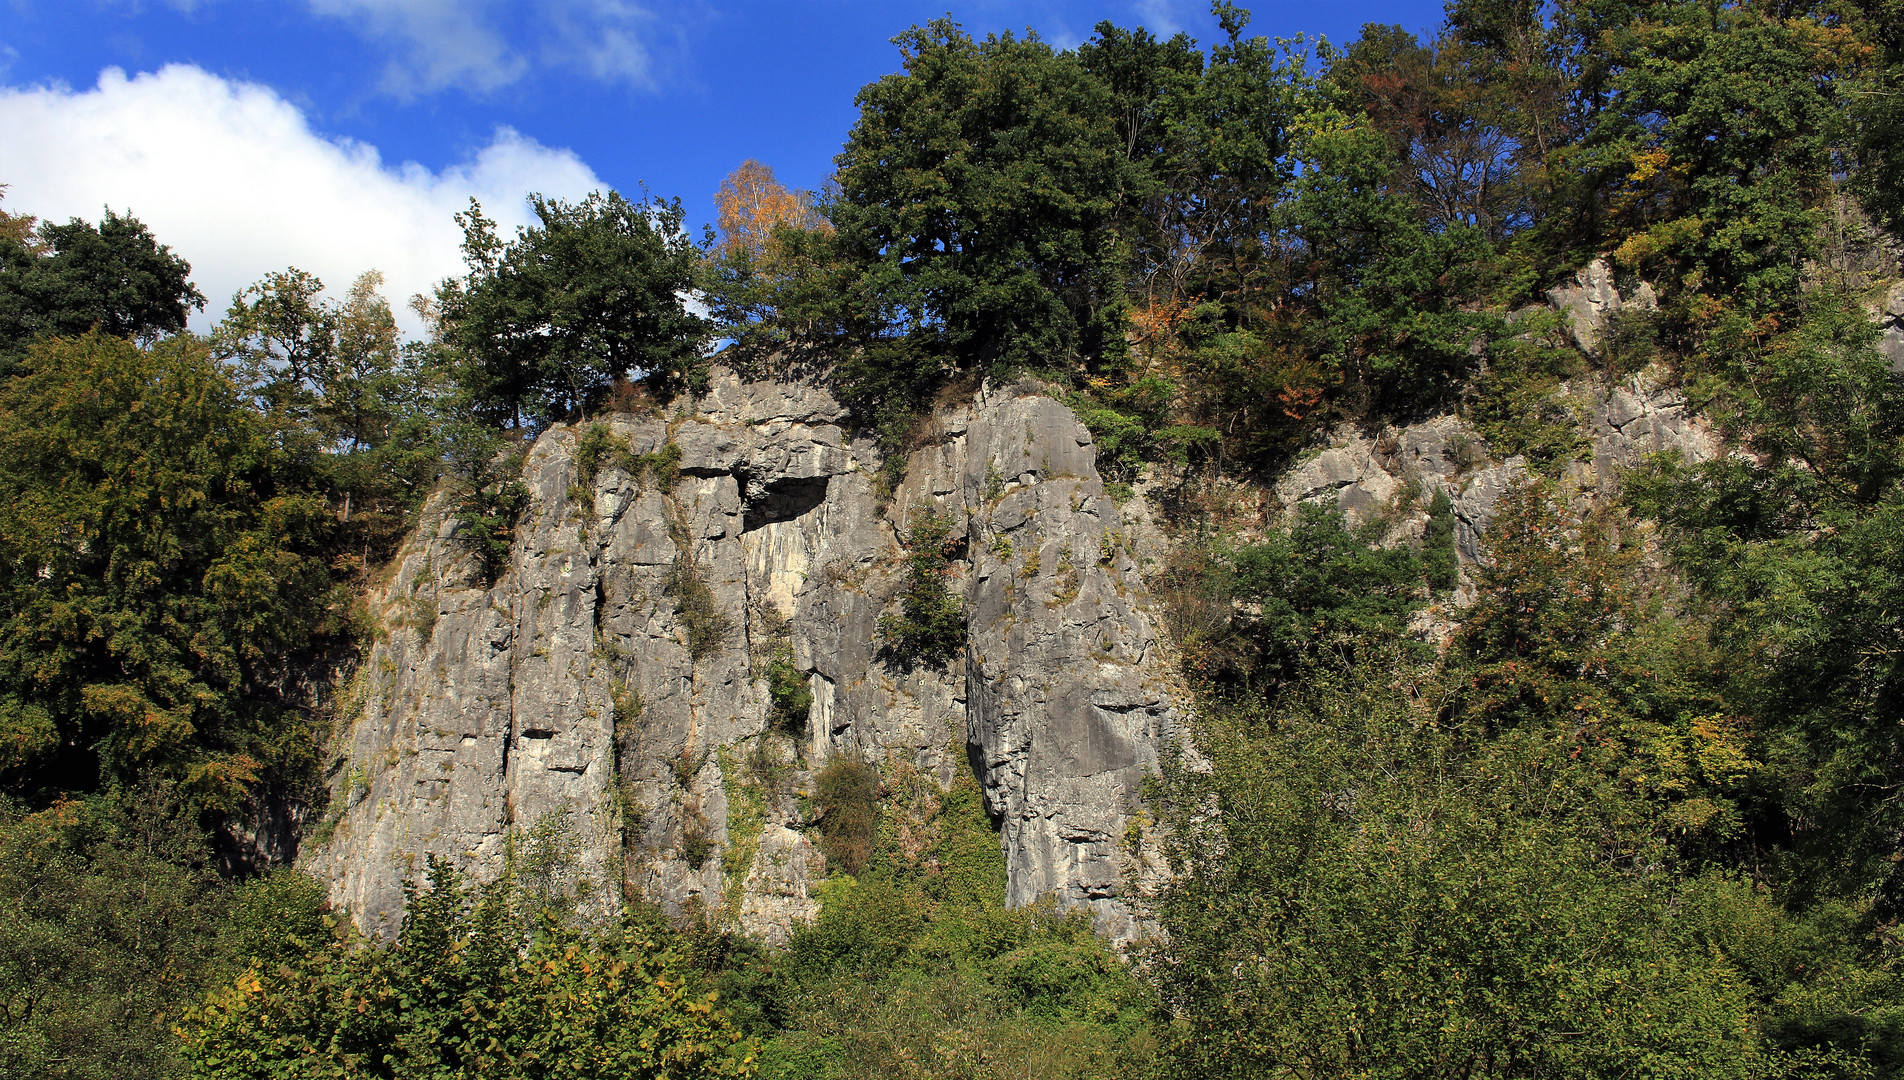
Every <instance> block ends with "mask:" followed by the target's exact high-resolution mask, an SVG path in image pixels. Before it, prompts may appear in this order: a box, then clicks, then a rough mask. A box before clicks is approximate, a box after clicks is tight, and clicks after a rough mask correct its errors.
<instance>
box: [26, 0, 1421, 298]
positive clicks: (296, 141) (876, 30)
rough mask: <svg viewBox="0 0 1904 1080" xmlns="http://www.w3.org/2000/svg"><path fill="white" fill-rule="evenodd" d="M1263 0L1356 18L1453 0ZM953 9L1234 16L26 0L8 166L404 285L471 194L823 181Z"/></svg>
mask: <svg viewBox="0 0 1904 1080" xmlns="http://www.w3.org/2000/svg"><path fill="white" fill-rule="evenodd" d="M1246 6H1249V5H1246ZM1253 12H1254V20H1253V22H1252V24H1251V32H1253V33H1263V34H1269V35H1271V36H1276V35H1283V36H1289V35H1294V34H1296V33H1307V34H1310V35H1315V34H1326V35H1328V36H1329V37H1330V38H1331V39H1333V40H1337V41H1343V40H1347V39H1348V38H1351V37H1353V36H1354V35H1355V33H1356V31H1357V30H1358V28H1359V27H1360V26H1361V24H1362V23H1364V22H1369V21H1378V22H1393V23H1400V24H1402V25H1403V26H1405V27H1407V28H1409V29H1412V30H1421V29H1425V28H1428V27H1431V26H1432V25H1433V24H1434V23H1435V22H1436V21H1437V20H1438V19H1439V16H1440V5H1439V4H1438V3H1434V2H1423V0H1392V2H1367V0H1338V2H1334V3H1316V2H1309V0H1304V2H1291V3H1277V4H1270V3H1263V4H1257V5H1254V6H1253ZM944 14H950V15H951V16H952V17H953V18H954V19H956V20H958V21H959V22H961V23H962V24H964V26H965V27H966V29H967V30H969V31H971V32H972V33H974V34H977V35H982V34H984V33H988V32H992V31H1000V30H1013V31H1023V30H1024V29H1026V28H1031V29H1035V30H1036V31H1037V32H1039V33H1040V34H1042V35H1043V36H1044V37H1045V38H1046V39H1047V40H1050V41H1052V42H1054V43H1055V44H1058V45H1061V46H1068V45H1073V44H1076V43H1077V42H1079V41H1081V40H1083V39H1084V38H1086V37H1088V36H1089V34H1090V31H1091V27H1092V25H1094V24H1095V23H1096V22H1098V21H1099V20H1103V19H1109V20H1111V21H1113V22H1117V23H1119V24H1121V25H1126V26H1129V25H1145V26H1148V27H1150V28H1151V29H1153V30H1157V31H1176V30H1183V31H1186V32H1188V33H1190V34H1191V35H1192V36H1193V37H1195V38H1197V39H1198V40H1199V41H1200V42H1203V43H1205V44H1207V43H1208V42H1209V41H1210V40H1211V39H1212V38H1214V37H1215V36H1216V35H1217V29H1216V26H1215V23H1214V20H1213V19H1211V17H1210V15H1209V12H1208V5H1207V2H1197V0H1098V2H1094V3H1093V2H1085V0H1029V2H1023V3H1005V2H1000V0H937V2H912V0H884V2H879V0H778V2H772V0H542V2H540V3H533V4H531V3H508V2H503V0H0V183H7V184H10V185H12V189H11V190H10V191H9V192H8V193H7V197H6V198H7V201H6V206H7V207H8V208H10V209H13V210H16V211H25V212H31V213H39V214H42V215H45V216H52V217H65V216H68V215H72V214H79V215H83V216H87V217H91V218H97V217H98V213H99V207H100V205H101V204H102V203H103V204H109V205H112V206H113V207H114V208H115V209H131V210H132V211H133V212H134V213H137V214H139V215H140V216H141V217H142V218H143V219H145V220H146V221H147V222H148V224H150V225H152V227H153V229H154V231H155V232H158V233H159V235H160V239H161V240H165V241H167V242H170V243H171V244H172V245H173V246H174V247H175V248H177V249H178V250H180V251H181V252H182V253H183V254H184V255H185V256H186V257H187V258H188V259H191V260H192V261H193V263H194V266H195V268H196V270H197V273H196V276H197V277H198V278H199V280H200V284H201V288H203V289H204V290H205V292H206V293H207V295H208V296H210V297H211V299H212V307H213V309H221V308H222V307H223V306H224V305H225V303H226V302H227V301H228V300H229V297H230V295H231V292H232V290H233V289H235V288H236V287H238V286H239V285H242V284H243V283H244V282H247V281H250V280H254V279H255V278H256V277H258V276H259V275H260V274H262V273H264V272H265V271H267V270H270V269H274V268H280V267H282V266H284V265H286V264H297V265H300V266H302V267H304V268H306V269H313V270H314V271H315V272H317V273H319V274H321V275H322V276H324V277H325V279H326V281H328V282H330V283H331V284H332V285H333V286H335V287H341V286H343V285H344V284H347V280H340V279H348V277H350V276H352V275H354V274H355V273H357V272H359V271H361V270H364V269H369V268H371V267H373V266H374V267H376V268H378V269H380V270H383V271H384V273H385V274H386V276H387V278H388V279H389V280H388V282H387V288H386V291H387V292H388V293H389V294H390V295H391V296H392V298H393V300H397V301H399V302H400V301H401V300H402V299H403V298H404V297H405V296H407V295H409V293H411V292H414V291H417V290H418V289H420V288H423V287H426V286H427V283H428V281H429V280H432V279H434V278H435V277H439V276H441V275H442V274H443V273H447V272H450V271H452V270H453V269H454V257H455V251H454V240H455V233H454V228H453V226H452V225H450V223H449V221H448V215H449V212H450V209H451V208H453V207H455V206H458V205H461V204H462V203H463V202H464V201H466V199H467V197H468V195H469V194H472V193H473V194H477V195H478V196H480V197H482V198H483V199H484V202H485V205H486V206H487V207H489V208H491V209H492V210H495V211H497V216H499V217H501V219H502V220H503V221H504V222H505V224H508V223H513V222H517V221H519V220H520V218H521V211H520V198H521V195H522V193H523V192H524V191H527V190H529V189H532V188H533V189H538V190H544V191H548V192H550V193H553V194H563V195H579V194H581V193H582V192H584V191H586V190H587V189H589V188H590V187H595V186H603V185H606V186H613V187H616V188H619V189H621V190H623V191H625V192H631V193H632V192H634V191H635V190H636V189H637V188H638V187H639V185H641V184H643V183H645V184H646V185H647V186H648V188H649V190H650V191H652V192H653V193H655V194H658V195H664V196H669V197H675V196H678V197H680V198H681V199H682V200H683V202H684V203H685V204H686V206H687V210H688V216H689V220H690V222H692V223H695V224H697V225H698V223H700V222H702V221H707V220H711V218H712V216H713V200H712V196H713V192H714V190H715V189H716V187H718V185H719V183H720V181H721V178H722V177H723V176H725V175H726V174H727V173H728V172H729V171H731V170H732V169H733V168H734V166H736V165H738V164H739V163H740V162H741V161H742V160H744V159H746V158H749V157H754V158H759V159H760V160H762V161H764V162H766V163H767V164H769V165H771V166H773V167H774V168H775V170H776V171H777V172H778V173H779V175H780V177H781V179H782V180H784V181H786V182H787V183H789V184H790V185H792V186H796V187H813V186H816V185H818V184H819V183H820V182H821V181H822V180H823V179H825V177H826V176H827V174H828V173H829V172H830V171H831V168H832V158H833V155H834V154H835V153H837V152H838V150H839V147H840V143H841V141H842V139H843V138H844V137H845V134H846V132H847V129H848V128H849V126H850V125H851V124H852V121H853V117H854V112H855V111H854V107H853V95H854V93H855V92H856V91H857V90H858V89H859V87H860V86H862V85H863V84H865V83H867V82H869V81H871V80H873V79H876V78H878V77H879V76H881V75H883V74H886V73H888V72H891V71H894V70H896V69H897V67H898V63H899V58H898V52H897V50H896V49H895V48H894V47H893V46H892V45H891V44H890V41H889V39H890V38H891V37H892V36H893V35H894V34H896V33H898V32H899V31H901V30H903V29H904V28H906V27H907V26H909V25H912V24H914V23H919V22H924V21H926V20H927V19H930V18H933V17H936V16H939V15H944ZM102 73H103V74H102Z"/></svg>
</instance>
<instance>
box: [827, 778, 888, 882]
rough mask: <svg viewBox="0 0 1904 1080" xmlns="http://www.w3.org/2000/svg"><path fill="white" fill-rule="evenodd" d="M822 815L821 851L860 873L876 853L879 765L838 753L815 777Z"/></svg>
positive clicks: (830, 859) (842, 868) (835, 864)
mask: <svg viewBox="0 0 1904 1080" xmlns="http://www.w3.org/2000/svg"><path fill="white" fill-rule="evenodd" d="M813 805H814V809H815V810H817V811H818V812H819V818H820V852H821V854H823V855H825V856H826V861H827V864H828V865H829V866H832V867H835V868H837V869H839V870H840V871H841V872H842V873H847V874H857V873H859V870H860V867H862V866H864V865H866V860H867V859H869V858H871V857H872V854H873V825H874V821H875V820H876V818H877V816H878V813H879V769H878V767H877V766H874V765H869V764H867V763H866V762H864V761H861V760H859V759H858V758H855V757H846V756H841V757H836V758H834V759H833V760H831V761H829V762H827V763H826V766H825V767H824V768H822V769H821V770H820V771H819V772H818V773H816V774H815V775H814V777H813Z"/></svg>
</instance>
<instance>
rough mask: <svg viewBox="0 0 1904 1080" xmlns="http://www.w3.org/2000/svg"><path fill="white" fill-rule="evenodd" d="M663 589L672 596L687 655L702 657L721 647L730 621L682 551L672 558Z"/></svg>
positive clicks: (710, 654) (703, 579)
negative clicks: (686, 634) (684, 634)
mask: <svg viewBox="0 0 1904 1080" xmlns="http://www.w3.org/2000/svg"><path fill="white" fill-rule="evenodd" d="M663 588H664V589H665V590H666V592H667V594H668V595H669V596H670V597H673V598H674V615H675V618H677V619H680V620H681V625H682V627H683V628H685V629H686V630H687V633H688V656H690V657H692V658H693V659H695V660H704V659H706V658H707V657H710V656H712V655H714V654H715V653H717V652H719V651H720V650H721V646H722V645H725V644H726V643H727V635H728V633H729V632H730V631H731V630H732V629H733V628H734V624H733V621H732V620H730V619H729V618H728V617H727V614H726V613H725V612H723V611H722V610H721V608H720V603H719V602H718V601H717V600H716V599H715V597H714V590H713V589H711V588H709V587H708V584H707V580H706V579H705V578H704V577H702V576H701V571H700V568H698V567H696V566H695V565H694V560H693V559H691V558H689V557H688V555H687V554H686V553H685V552H684V553H682V554H680V555H678V556H676V557H675V560H674V566H673V568H672V569H670V570H669V571H668V578H667V581H666V583H665V584H664V586H663Z"/></svg>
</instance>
